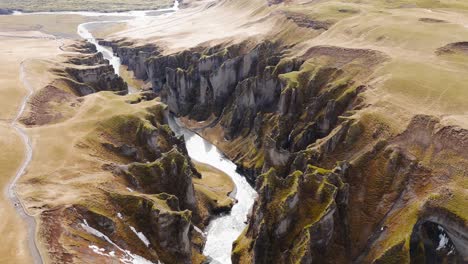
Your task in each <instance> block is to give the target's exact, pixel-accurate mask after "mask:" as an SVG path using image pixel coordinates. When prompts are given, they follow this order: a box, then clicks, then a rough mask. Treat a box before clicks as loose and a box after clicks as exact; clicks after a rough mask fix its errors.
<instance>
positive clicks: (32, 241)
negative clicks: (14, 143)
mask: <svg viewBox="0 0 468 264" xmlns="http://www.w3.org/2000/svg"><path fill="white" fill-rule="evenodd" d="M24 63H25V61H23V62H21V65H20V80H21V82H22V83H23V86H24V88H25V89H26V90H27V94H26V96H24V98H23V100H22V102H21V105H20V107H19V110H18V113H17V115H16V117H15V118H14V119H13V121H12V123H11V126H12V127H13V128H14V129H15V130H16V132H17V133H18V135H19V136H20V137H21V139H22V141H23V143H24V146H25V156H24V159H23V162H22V163H21V166H20V167H19V169H18V171H17V172H16V174H15V177H14V178H13V181H12V182H11V184H10V185H9V186H8V198H9V199H10V200H11V201H12V203H13V205H14V206H15V209H16V211H17V212H18V214H19V215H20V216H21V218H23V219H24V220H25V222H26V223H27V226H28V246H29V250H30V253H31V255H32V258H33V261H34V263H39V264H40V263H43V261H42V258H41V254H40V253H39V249H38V248H37V245H36V220H35V219H34V217H33V216H31V215H29V214H28V213H27V212H26V210H25V207H24V205H23V203H22V202H21V200H20V199H19V197H18V194H17V192H16V183H17V182H18V180H19V179H20V178H21V176H23V175H24V174H25V173H26V169H27V167H28V165H29V163H30V162H31V159H32V154H33V149H32V144H31V140H30V138H29V136H28V134H27V133H26V131H25V129H24V127H23V126H22V125H21V124H20V123H19V119H20V118H21V116H22V115H23V113H24V111H25V109H26V104H27V103H28V100H29V98H30V97H31V95H32V94H33V88H32V87H31V84H30V83H29V81H28V80H27V79H26V78H25V69H24Z"/></svg>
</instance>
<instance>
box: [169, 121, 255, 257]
mask: <svg viewBox="0 0 468 264" xmlns="http://www.w3.org/2000/svg"><path fill="white" fill-rule="evenodd" d="M169 125H170V127H171V128H172V130H173V131H174V132H175V133H176V135H182V136H183V137H184V138H185V146H186V148H187V151H188V154H189V156H190V158H192V160H196V161H199V162H202V163H205V164H209V165H211V166H213V167H215V168H217V169H219V170H221V171H223V172H225V173H226V174H228V175H229V176H230V177H231V178H232V179H233V181H234V183H235V185H236V190H235V194H234V196H235V199H236V200H237V203H236V204H235V205H234V206H233V208H232V209H231V211H230V212H229V213H228V214H226V215H223V216H219V217H217V218H215V219H213V220H211V222H210V225H209V226H208V227H207V235H206V244H205V248H204V249H203V254H204V255H206V256H208V257H210V258H211V259H212V260H213V261H212V262H211V263H223V264H227V263H231V250H232V243H233V242H234V241H235V240H236V239H237V237H239V235H240V234H241V233H242V231H243V230H244V228H245V227H246V223H247V214H248V213H249V212H250V210H251V208H252V205H253V203H254V200H255V198H256V192H255V190H254V189H253V188H252V187H251V186H250V185H249V184H248V183H247V181H246V179H245V178H244V177H243V176H241V175H240V174H238V173H237V171H236V168H237V166H236V165H235V164H234V163H232V162H231V161H229V160H228V159H227V158H226V157H225V156H224V155H223V154H222V153H221V152H220V151H219V150H218V149H217V148H216V147H215V146H213V145H212V144H211V143H209V142H208V141H206V140H205V139H203V138H201V137H200V136H199V135H197V134H195V133H193V132H191V131H190V130H188V129H186V128H183V127H182V126H181V125H180V123H178V121H177V119H174V118H173V117H170V118H169Z"/></svg>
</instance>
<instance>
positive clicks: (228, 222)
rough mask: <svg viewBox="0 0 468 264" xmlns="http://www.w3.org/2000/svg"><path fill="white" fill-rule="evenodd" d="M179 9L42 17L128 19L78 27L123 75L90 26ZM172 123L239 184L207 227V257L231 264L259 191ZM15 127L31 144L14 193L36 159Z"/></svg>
mask: <svg viewBox="0 0 468 264" xmlns="http://www.w3.org/2000/svg"><path fill="white" fill-rule="evenodd" d="M178 6H179V3H178V1H175V3H174V6H173V7H172V8H170V9H163V10H149V11H130V12H122V13H97V12H41V13H40V14H78V15H83V16H96V17H99V16H118V17H125V19H124V20H109V21H93V22H87V23H83V24H80V25H79V26H78V28H77V33H78V35H80V36H81V37H82V38H83V39H85V40H87V41H88V42H90V43H92V44H94V45H95V46H96V49H97V51H99V52H101V53H102V54H103V57H104V58H105V59H107V60H109V63H110V65H111V66H112V67H113V69H114V71H115V73H116V74H118V75H120V66H121V60H120V58H118V57H117V56H115V55H114V53H113V52H112V50H111V49H109V48H107V47H104V46H102V45H100V44H99V43H98V41H97V40H96V38H95V37H94V36H93V35H92V33H91V32H90V27H91V26H92V25H93V24H100V23H117V22H131V21H132V20H136V19H138V18H142V17H145V16H147V15H150V14H153V15H154V14H155V12H156V11H157V12H161V11H163V12H168V11H172V12H174V11H177V10H178ZM28 14H37V13H18V12H17V13H15V15H28ZM159 15H170V13H159ZM25 86H26V84H25ZM135 92H138V89H136V88H134V87H129V93H135ZM28 98H29V96H28V97H25V101H24V103H23V104H22V106H21V111H20V112H19V114H18V118H19V116H21V114H22V112H23V111H24V106H25V104H26V102H27V99H28ZM15 122H16V121H15ZM169 123H170V127H171V128H172V130H173V131H174V132H175V133H176V134H177V135H183V136H184V138H185V142H186V147H187V151H188V154H189V156H190V157H191V158H192V159H194V160H196V161H199V162H202V163H206V164H208V165H211V166H213V167H215V168H217V169H219V170H221V171H223V172H224V173H226V174H227V175H229V176H230V177H231V178H232V180H233V182H234V184H235V185H236V195H235V198H236V200H237V201H238V202H237V203H236V204H235V205H234V206H233V208H232V210H231V212H230V213H229V214H225V215H222V216H218V217H217V218H215V219H213V220H212V221H211V222H210V224H209V226H208V228H207V232H206V234H207V235H206V239H207V241H206V245H205V248H204V251H203V253H204V254H205V255H206V256H208V257H210V258H211V259H212V262H211V263H214V264H215V263H222V264H230V263H231V251H232V243H233V242H234V241H235V240H236V239H237V237H238V236H239V235H240V234H241V233H242V231H243V230H244V228H245V227H246V221H247V215H248V213H249V211H250V209H251V208H252V206H253V203H254V200H255V197H256V192H255V190H254V189H253V188H252V187H251V186H250V185H249V184H248V182H247V181H246V179H245V178H244V177H243V176H241V175H240V174H238V173H237V172H236V165H235V164H234V163H232V162H231V161H230V160H229V159H227V158H226V157H225V156H224V155H223V154H222V152H221V151H219V150H218V149H217V148H216V147H215V146H214V145H212V144H211V143H209V142H208V141H206V140H204V139H203V138H201V137H200V136H199V135H197V134H195V133H193V132H191V131H190V130H188V129H185V128H183V127H182V126H180V124H179V123H178V122H177V120H176V119H170V120H169ZM15 124H16V123H15ZM15 128H16V129H17V130H18V132H19V134H20V135H21V136H22V138H23V139H24V141H25V143H26V145H27V159H26V161H25V162H24V163H23V165H22V167H21V169H20V170H19V171H18V174H17V175H16V177H15V181H14V183H13V184H12V185H11V188H10V192H13V191H12V190H13V189H14V185H15V183H16V181H17V180H18V178H19V177H20V176H21V175H22V174H24V171H25V169H26V167H27V165H28V164H29V162H30V160H31V156H32V147H31V145H30V141H29V138H28V136H27V135H26V133H25V132H24V131H23V130H22V129H21V128H20V127H19V126H15ZM13 196H14V197H15V198H14V199H13V198H12V200H13V201H14V202H15V203H16V202H17V198H16V195H13ZM15 199H16V200H15ZM21 211H22V210H21ZM20 213H21V212H20ZM22 215H23V216H24V211H22ZM24 217H26V216H24ZM31 218H32V217H31ZM29 220H31V219H29ZM31 221H34V219H33V218H32V220H31ZM30 226H31V225H30ZM32 226H33V228H32V229H31V232H32V234H34V225H32ZM33 241H34V240H33ZM33 247H34V249H35V250H36V251H37V248H36V247H35V246H33ZM33 255H36V254H34V252H33ZM37 255H38V253H37ZM35 257H36V256H35Z"/></svg>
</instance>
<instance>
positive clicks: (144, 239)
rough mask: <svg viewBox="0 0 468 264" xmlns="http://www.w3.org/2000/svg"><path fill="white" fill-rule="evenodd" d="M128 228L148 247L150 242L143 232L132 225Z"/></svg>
mask: <svg viewBox="0 0 468 264" xmlns="http://www.w3.org/2000/svg"><path fill="white" fill-rule="evenodd" d="M130 229H131V230H132V231H133V233H135V235H137V236H138V238H139V239H140V240H141V242H143V243H145V245H146V247H149V245H150V242H149V240H148V238H147V237H146V236H145V234H143V233H142V232H138V231H137V230H136V229H135V228H134V227H133V226H130Z"/></svg>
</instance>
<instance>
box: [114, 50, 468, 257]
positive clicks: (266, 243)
mask: <svg viewBox="0 0 468 264" xmlns="http://www.w3.org/2000/svg"><path fill="white" fill-rule="evenodd" d="M115 45H117V46H118V43H117V44H115ZM283 48H284V47H281V46H280V45H279V44H274V43H269V42H265V43H260V44H255V45H252V44H251V43H248V44H246V43H244V44H240V45H226V46H225V47H224V48H222V47H220V46H217V47H213V48H209V49H203V48H197V49H193V50H187V51H183V52H180V53H177V54H171V55H164V56H163V55H161V54H160V53H159V51H157V52H154V53H153V56H152V57H150V58H147V59H146V60H145V65H146V76H147V77H148V78H147V79H146V80H147V81H149V82H151V83H152V84H153V88H154V90H155V91H156V92H158V93H160V95H161V97H162V99H163V100H164V101H165V102H167V104H168V108H169V110H170V111H171V112H173V113H175V114H176V115H179V116H187V117H189V118H191V119H195V120H197V121H203V120H207V121H206V123H205V126H203V127H202V128H199V127H198V128H197V129H198V131H199V133H200V134H202V135H204V136H205V137H206V138H209V139H211V140H213V141H214V142H218V146H219V147H220V148H221V149H222V150H223V151H225V153H226V155H227V156H228V157H230V158H232V159H233V160H234V161H235V162H236V163H237V164H239V167H240V170H241V172H242V173H243V174H245V175H246V176H247V177H248V179H249V182H251V183H252V184H254V183H255V182H256V188H257V190H258V192H259V198H258V199H257V201H256V203H255V205H254V208H253V213H252V214H251V216H250V220H249V225H248V227H247V229H246V230H245V231H244V233H243V234H242V235H241V237H239V239H238V240H237V241H236V243H235V245H234V250H233V256H232V260H233V263H271V262H273V261H274V262H275V263H313V262H315V261H320V262H321V263H352V262H355V263H387V262H388V261H390V262H391V263H401V262H409V261H410V260H411V258H413V257H419V256H420V255H421V254H420V253H417V252H419V251H414V252H416V253H414V254H413V253H411V252H410V246H409V244H410V241H411V236H412V235H411V234H412V233H413V229H414V230H415V231H414V234H415V235H414V236H413V237H414V239H413V240H414V241H423V244H424V241H427V240H424V239H425V238H424V237H423V236H424V235H421V234H423V233H424V232H426V233H427V230H428V229H427V228H426V229H424V228H421V226H422V225H424V224H423V223H425V222H433V223H436V224H438V225H441V226H442V225H452V224H447V223H445V222H444V221H440V219H439V217H437V216H432V218H430V217H429V218H421V217H415V216H416V215H418V214H420V212H423V211H424V210H423V209H422V208H424V206H425V205H426V204H427V203H429V202H428V201H441V200H444V199H448V198H441V197H445V196H444V195H442V196H441V197H433V196H430V195H429V194H434V193H439V192H440V190H439V187H440V184H442V183H444V184H448V183H449V182H452V183H454V182H458V181H459V180H460V179H459V178H458V176H456V175H463V174H464V173H466V172H465V171H464V170H463V169H462V168H463V167H466V160H467V157H466V153H464V152H463V149H464V148H466V146H465V144H466V142H467V140H466V138H465V137H466V131H465V130H463V129H461V128H457V127H448V126H443V125H441V124H440V123H439V121H438V120H437V119H434V118H432V117H428V116H416V117H414V118H413V120H412V122H410V124H409V125H408V127H407V128H406V130H405V132H403V133H401V134H395V133H392V131H391V130H390V129H389V128H388V126H387V124H385V122H382V121H381V120H378V119H369V118H367V119H366V118H363V117H361V116H360V115H356V113H358V112H360V111H361V110H362V109H364V108H366V107H367V105H366V104H365V103H364V100H363V99H362V98H361V97H360V94H361V93H362V92H364V91H365V90H366V89H367V86H366V85H365V83H366V80H367V79H368V77H369V76H370V75H371V74H372V73H373V70H374V69H375V68H376V67H377V66H379V65H380V64H382V63H384V62H385V61H386V60H387V57H386V56H385V55H384V54H382V53H380V52H376V51H372V50H364V49H346V48H339V47H330V46H317V47H313V48H311V49H309V50H308V51H306V52H305V53H304V54H303V55H302V56H300V57H295V58H287V57H285V56H283V55H282V54H281V52H278V51H279V50H281V49H283ZM246 64H250V65H251V67H248V66H247V65H246ZM220 131H221V133H220ZM455 142H457V143H455ZM465 152H466V151H465ZM449 153H451V154H449ZM440 155H441V156H440ZM445 155H447V156H445ZM452 155H453V156H452ZM442 156H444V157H450V158H449V159H450V160H446V159H444V158H439V157H442ZM453 162H456V163H458V162H460V164H465V165H462V166H455V167H453V166H452V165H450V164H454V163H453ZM451 188H455V187H451ZM455 189H456V188H455ZM457 192H459V190H457V191H453V193H454V197H460V194H459V193H458V194H456V193H457ZM457 195H458V196H457ZM454 199H455V198H454ZM457 199H458V198H457ZM460 204H463V203H461V202H460V201H458V200H456V199H455V201H453V202H452V205H451V206H453V208H451V209H448V208H447V207H444V208H446V209H445V210H450V211H452V212H453V211H456V212H457V217H456V218H458V219H462V220H461V221H462V222H463V223H466V222H464V221H465V219H466V216H465V215H463V214H461V213H460V212H459V208H460V207H459V206H460ZM442 207H443V206H442ZM435 218H437V219H438V220H437V219H436V220H434V219H435ZM427 219H432V220H427ZM401 223H405V225H402V224H401ZM413 227H414V228H413ZM443 228H444V229H445V227H443ZM421 230H422V231H421ZM446 230H448V231H446V233H447V236H451V237H453V239H452V240H453V241H456V242H453V243H452V244H453V245H454V247H457V248H464V243H465V242H459V241H464V239H463V237H465V236H466V235H465V234H466V233H467V229H466V227H465V224H459V225H458V227H457V228H456V231H454V230H451V229H450V228H448V229H446ZM455 233H457V234H458V235H455ZM434 241H435V240H434ZM414 243H416V244H418V243H419V242H414ZM414 243H413V244H414ZM434 243H435V242H434ZM434 243H433V244H434ZM457 243H458V244H459V245H458V246H457V245H456V244H457ZM419 244H420V243H419ZM426 244H427V243H426ZM428 248H431V246H430V245H429V246H428ZM432 248H433V246H432ZM412 252H413V251H412ZM463 258H464V256H463V255H460V254H459V253H457V255H456V257H455V259H463Z"/></svg>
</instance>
